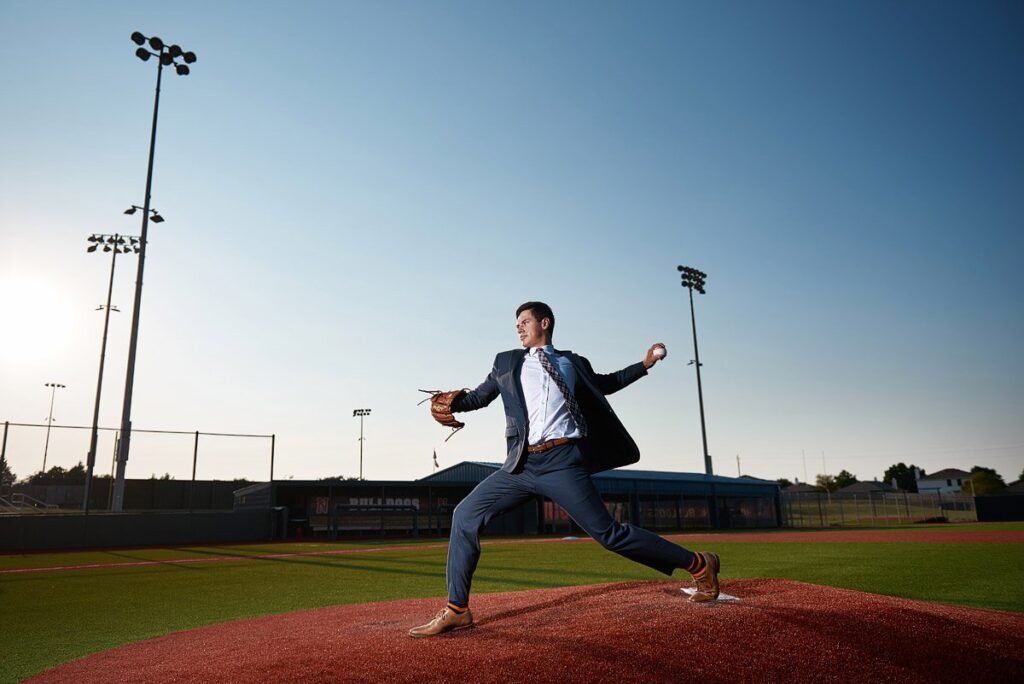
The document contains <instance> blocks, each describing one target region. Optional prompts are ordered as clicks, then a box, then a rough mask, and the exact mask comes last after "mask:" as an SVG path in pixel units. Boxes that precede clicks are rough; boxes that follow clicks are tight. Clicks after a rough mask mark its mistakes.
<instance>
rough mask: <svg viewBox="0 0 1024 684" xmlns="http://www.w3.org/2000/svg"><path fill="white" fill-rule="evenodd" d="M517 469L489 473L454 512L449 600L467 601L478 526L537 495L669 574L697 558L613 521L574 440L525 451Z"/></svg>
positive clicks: (614, 546) (611, 544) (601, 539)
mask: <svg viewBox="0 0 1024 684" xmlns="http://www.w3.org/2000/svg"><path fill="white" fill-rule="evenodd" d="M523 460H524V461H525V464H523V463H520V465H519V467H518V468H517V469H516V471H515V472H514V473H508V472H506V471H504V470H499V471H498V472H496V473H494V474H492V475H490V476H489V477H487V479H485V480H484V481H483V482H481V483H480V484H479V485H477V486H476V488H475V489H473V491H472V492H470V493H469V496H467V497H466V498H465V499H463V500H462V501H461V502H460V503H459V505H458V506H456V507H455V512H454V514H453V516H452V531H451V538H450V540H449V542H448V566H447V575H448V600H449V601H451V602H452V603H455V604H457V605H460V606H466V605H469V591H470V585H471V583H472V581H473V572H474V571H475V570H476V565H477V561H478V560H479V559H480V529H481V528H482V527H483V526H484V525H486V524H487V523H488V521H490V520H491V518H493V517H494V516H496V515H501V514H502V513H505V512H506V511H509V510H511V509H513V508H515V507H516V506H519V505H520V504H522V503H524V502H526V501H529V500H530V499H532V498H533V497H534V496H536V495H538V494H539V495H541V496H545V497H547V498H549V499H551V500H552V501H554V502H555V503H557V504H558V505H559V506H561V507H562V508H564V509H565V511H566V512H567V513H568V514H569V515H570V516H571V517H572V519H573V520H575V521H576V524H577V525H579V526H580V527H581V528H583V530H584V531H585V532H586V533H587V534H589V535H590V536H591V537H593V538H594V539H595V540H596V541H597V542H598V543H600V544H601V546H603V547H605V548H606V549H608V550H609V551H614V552H615V553H618V554H620V555H622V556H625V557H626V558H629V559H630V560H633V561H636V562H637V563H642V564H643V565H646V566H648V567H650V568H654V569H655V570H657V571H659V572H663V573H665V574H666V575H671V574H672V572H673V571H674V570H675V569H676V568H685V567H688V566H689V565H690V562H691V561H692V560H693V552H691V551H687V550H686V549H684V548H683V547H681V546H678V545H677V544H673V543H672V542H670V541H667V540H665V539H662V538H661V537H659V536H658V535H656V534H654V533H652V532H648V531H647V530H644V529H642V528H639V527H634V526H633V525H623V524H621V523H618V522H616V521H615V519H614V518H612V516H611V515H610V514H609V513H608V509H606V508H605V506H604V502H603V501H602V500H601V495H600V494H599V493H598V491H597V488H596V487H595V486H594V483H593V481H592V480H591V479H590V473H588V472H587V470H586V468H585V467H584V465H583V455H582V453H581V452H580V447H579V446H578V445H577V444H576V443H569V444H565V445H562V446H559V447H555V448H554V449H550V450H548V451H545V452H542V453H539V454H527V455H525V456H524V457H523Z"/></svg>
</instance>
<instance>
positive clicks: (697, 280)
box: [677, 266, 714, 475]
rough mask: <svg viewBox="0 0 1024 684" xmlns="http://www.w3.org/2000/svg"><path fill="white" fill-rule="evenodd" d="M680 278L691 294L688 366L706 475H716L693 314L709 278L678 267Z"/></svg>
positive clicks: (695, 322)
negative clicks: (697, 296)
mask: <svg viewBox="0 0 1024 684" xmlns="http://www.w3.org/2000/svg"><path fill="white" fill-rule="evenodd" d="M677 270H678V271H679V274H680V276H679V277H680V278H681V279H682V283H681V284H682V286H683V287H685V288H686V289H687V290H689V293H690V324H691V326H692V327H693V360H692V361H690V363H689V364H688V365H694V366H696V367H697V402H698V404H699V406H700V436H701V440H702V441H703V443H704V473H705V474H707V475H714V471H713V470H712V468H711V455H710V454H708V431H707V428H706V427H705V426H704V390H703V389H702V387H701V384H700V366H701V363H700V352H699V351H698V350H697V318H696V316H695V315H694V313H693V291H694V290H696V291H697V292H699V293H700V294H706V292H704V280H705V279H706V278H707V277H708V276H707V274H706V273H704V272H703V271H698V270H697V269H695V268H690V267H689V266H678V267H677Z"/></svg>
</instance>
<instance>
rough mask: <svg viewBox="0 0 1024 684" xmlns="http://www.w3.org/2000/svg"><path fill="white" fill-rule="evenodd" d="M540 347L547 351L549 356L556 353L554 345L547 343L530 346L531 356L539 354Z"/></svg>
mask: <svg viewBox="0 0 1024 684" xmlns="http://www.w3.org/2000/svg"><path fill="white" fill-rule="evenodd" d="M538 349H543V350H544V351H545V352H547V354H548V356H551V355H552V354H554V353H555V347H554V345H551V344H545V345H544V346H543V347H530V352H529V353H530V356H537V350H538Z"/></svg>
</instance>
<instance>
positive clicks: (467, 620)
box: [409, 606, 473, 639]
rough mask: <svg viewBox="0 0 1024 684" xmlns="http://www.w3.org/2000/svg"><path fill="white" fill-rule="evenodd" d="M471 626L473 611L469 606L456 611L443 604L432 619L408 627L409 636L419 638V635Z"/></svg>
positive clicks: (434, 634) (431, 634)
mask: <svg viewBox="0 0 1024 684" xmlns="http://www.w3.org/2000/svg"><path fill="white" fill-rule="evenodd" d="M472 626H473V613H471V612H469V608H466V612H464V613H456V612H455V611H454V610H452V609H451V608H449V607H448V606H445V607H444V608H442V609H441V612H440V613H438V614H437V615H435V616H434V619H433V620H431V621H430V622H428V623H427V624H425V625H420V626H419V627H413V628H412V629H410V630H409V636H411V637H413V638H414V639H419V638H421V637H430V636H437V635H438V634H444V633H445V632H455V631H457V630H460V629H466V628H467V627H472Z"/></svg>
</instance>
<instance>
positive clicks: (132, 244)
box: [82, 233, 139, 513]
mask: <svg viewBox="0 0 1024 684" xmlns="http://www.w3.org/2000/svg"><path fill="white" fill-rule="evenodd" d="M88 242H89V247H88V248H86V250H85V251H86V252H90V253H91V252H95V251H96V250H97V249H99V248H100V246H102V247H103V251H104V252H110V284H109V285H108V286H107V304H106V306H103V305H100V306H98V307H96V310H97V311H100V310H104V309H105V310H106V313H105V314H104V315H103V341H102V342H101V343H100V371H99V377H98V378H97V380H96V405H95V406H94V407H93V411H92V432H91V434H90V435H89V455H88V457H87V458H86V469H85V494H84V496H85V498H84V500H83V501H82V509H83V510H84V511H85V512H86V513H88V512H89V490H90V489H91V487H92V471H93V467H94V466H95V465H96V441H97V436H98V434H99V421H100V396H101V394H102V392H103V364H104V362H105V360H106V356H107V330H108V329H109V327H110V312H111V311H118V308H117V307H111V306H110V298H111V297H112V296H113V294H114V267H115V266H116V265H117V255H118V254H127V253H129V252H134V253H135V254H138V253H139V238H137V237H134V236H131V235H128V236H125V235H118V234H116V233H115V234H114V235H104V234H95V233H94V234H93V235H90V236H89V237H88Z"/></svg>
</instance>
